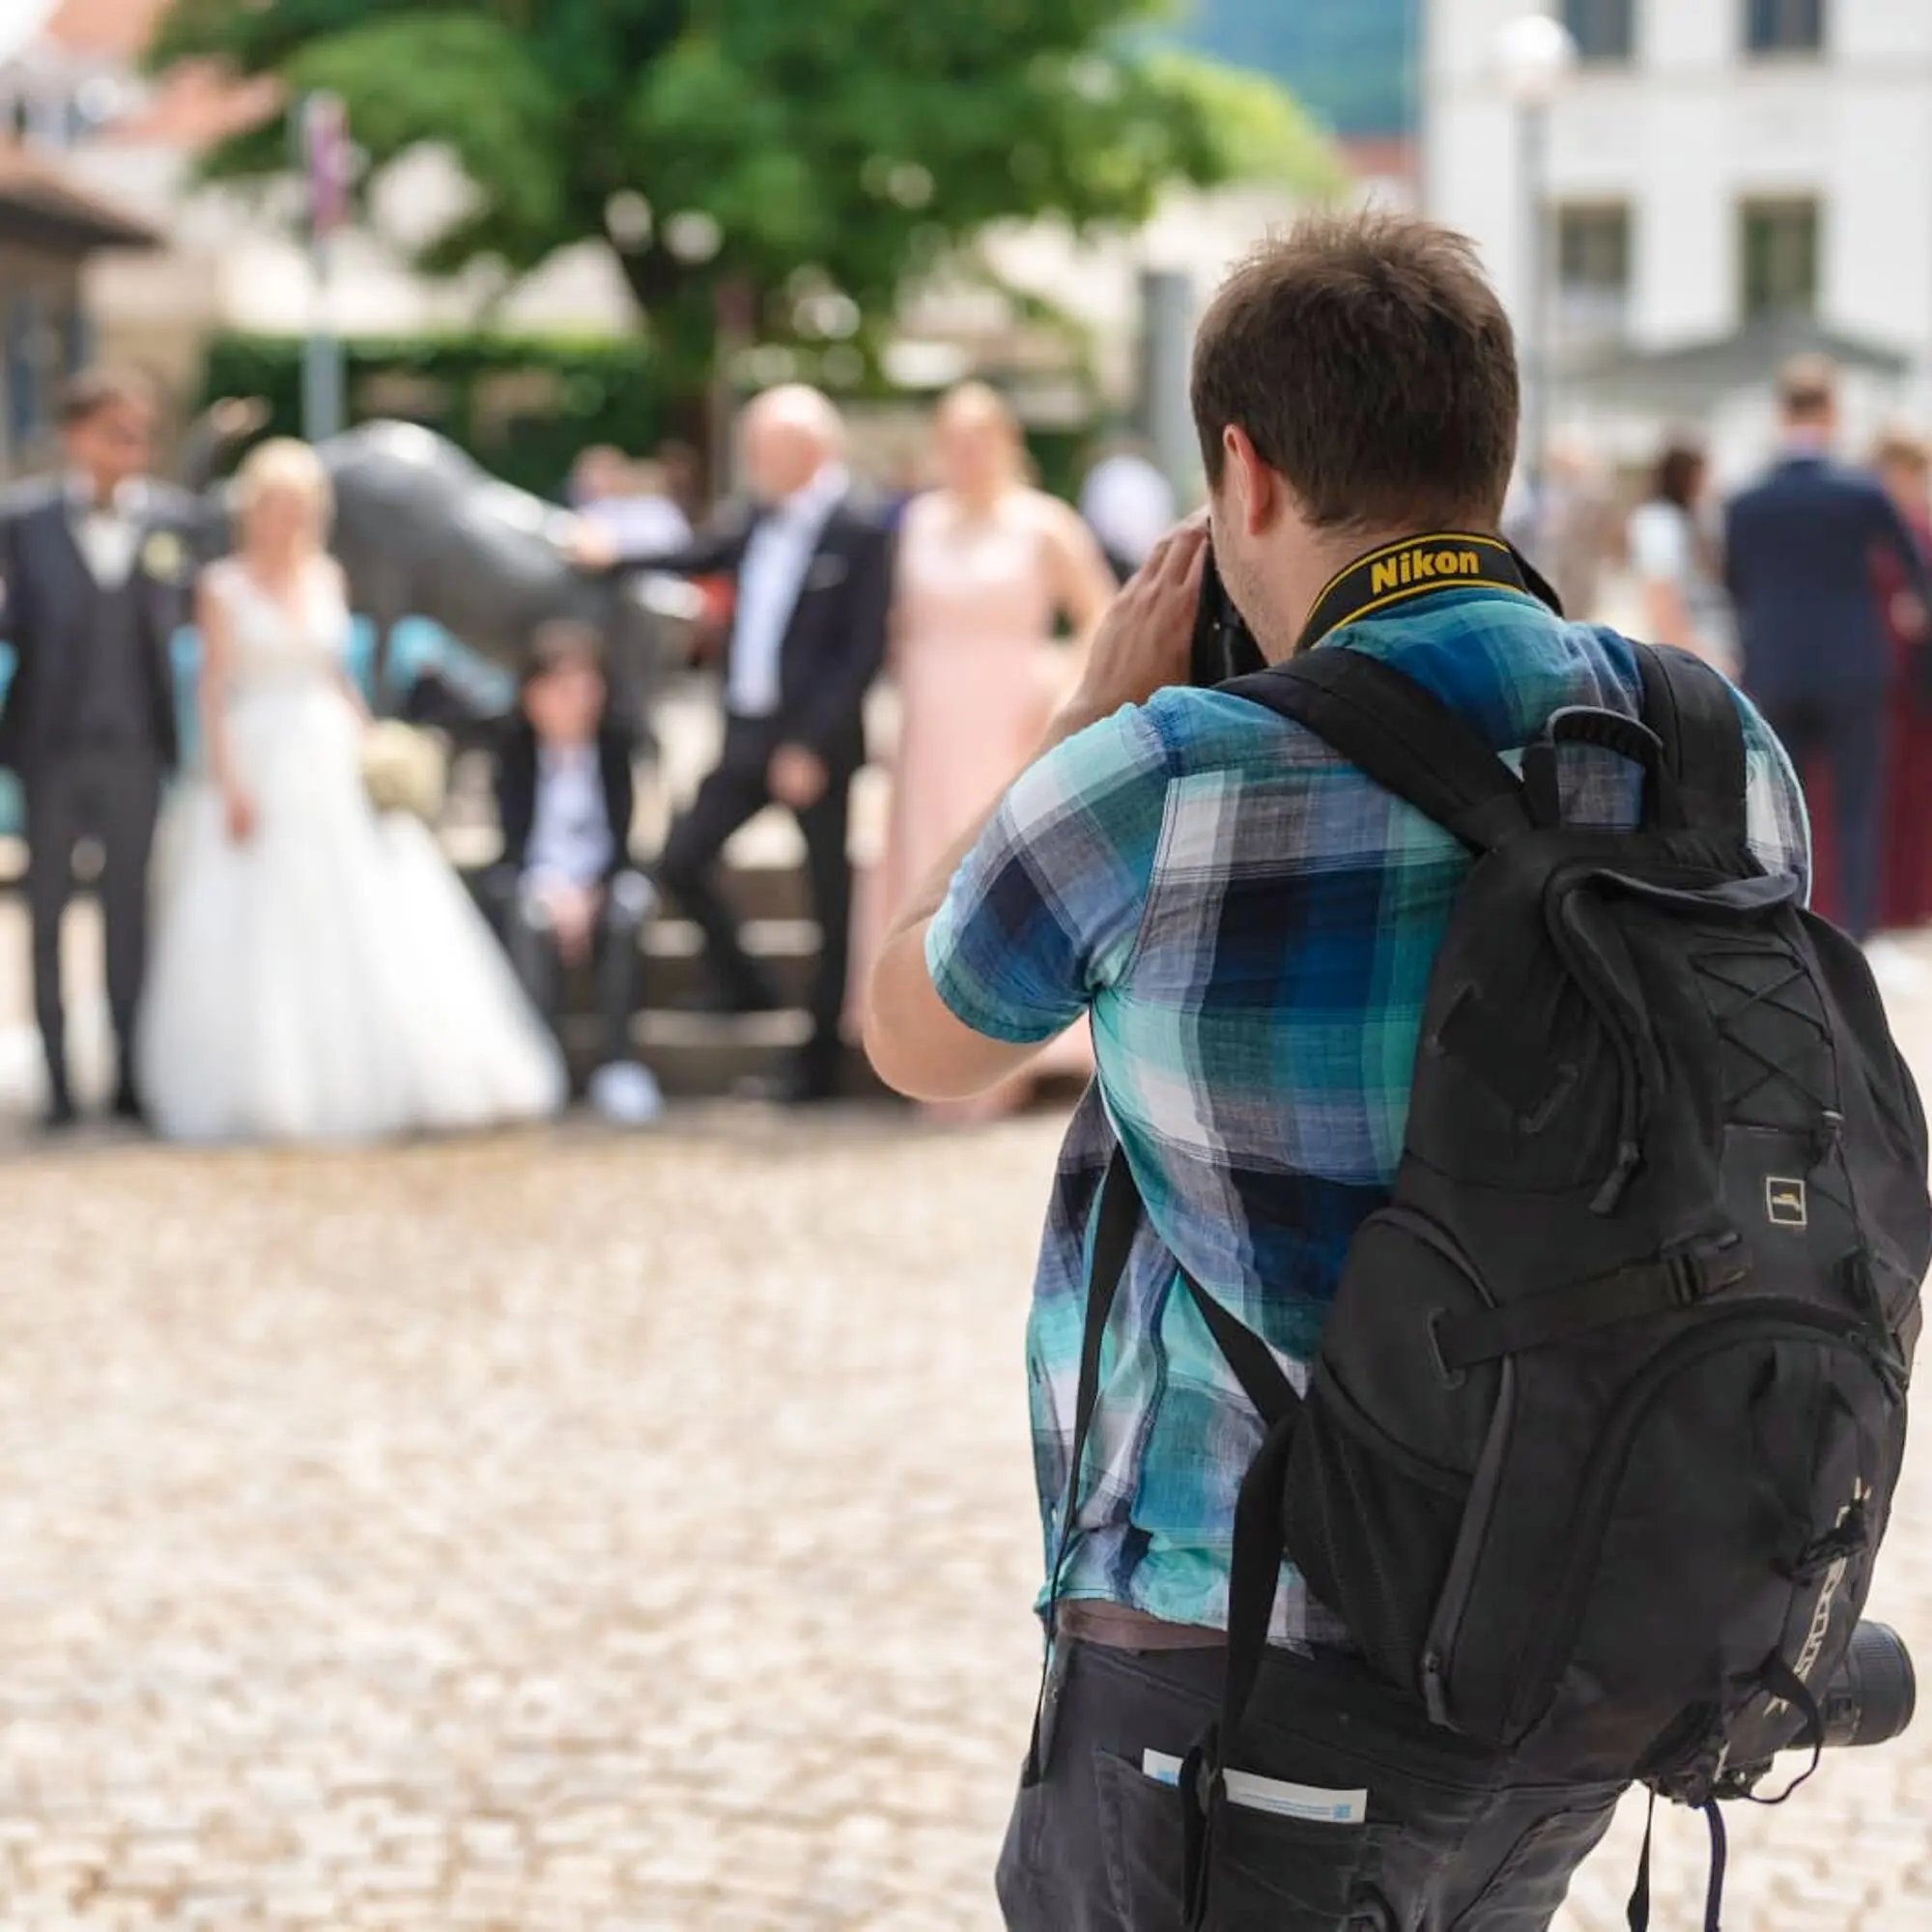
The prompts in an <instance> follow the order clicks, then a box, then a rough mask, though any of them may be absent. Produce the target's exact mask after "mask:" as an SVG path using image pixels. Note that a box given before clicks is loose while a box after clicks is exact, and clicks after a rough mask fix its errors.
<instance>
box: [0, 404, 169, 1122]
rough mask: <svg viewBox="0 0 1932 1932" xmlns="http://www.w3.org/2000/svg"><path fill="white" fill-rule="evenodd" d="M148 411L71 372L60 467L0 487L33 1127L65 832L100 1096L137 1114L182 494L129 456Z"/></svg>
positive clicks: (151, 419)
mask: <svg viewBox="0 0 1932 1932" xmlns="http://www.w3.org/2000/svg"><path fill="white" fill-rule="evenodd" d="M155 419H156V398H155V394H154V391H153V389H152V388H151V386H150V385H149V384H148V383H147V382H146V381H145V379H144V378H142V377H141V376H139V375H138V374H136V373H133V372H130V371H122V370H112V369H98V370H92V371H89V372H86V373H84V374H82V375H80V376H77V377H76V378H75V379H74V380H73V382H72V384H71V385H70V387H69V389H68V391H67V393H66V395H65V397H64V398H63V400H62V407H61V436H62V443H63V447H64V450H65V454H66V459H67V468H66V472H65V474H63V475H62V476H60V477H58V478H56V479H54V480H52V481H49V482H44V483H41V484H35V485H28V486H25V487H24V488H23V489H22V490H21V491H20V492H18V493H16V494H15V495H14V496H12V497H10V498H8V499H6V500H5V501H0V581H3V582H4V585H5V597H6V601H5V607H4V610H0V634H4V636H5V637H6V639H7V640H8V641H9V642H10V643H11V644H12V645H13V647H14V657H15V668H14V680H13V684H12V686H11V688H10V690H9V692H8V696H7V707H6V711H5V714H4V717H0V764H5V765H7V766H10V767H11V768H12V769H13V770H14V772H15V773H16V774H17V775H18V777H19V780H20V786H21V790H22V792H23V794H24V796H25V800H26V812H27V854H28V856H27V905H28V911H29V915H30V917H31V920H32V923H33V958H34V1011H35V1017H36V1018H37V1019H38V1021H39V1023H40V1029H41V1038H42V1042H43V1045H44V1047H45V1049H46V1057H47V1081H48V1092H49V1096H50V1098H49V1107H48V1114H47V1124H48V1125H49V1126H50V1127H63V1126H67V1125H69V1124H71V1122H72V1121H73V1118H74V1113H73V1101H72V1097H71V1089H70V1087H69V1084H68V1071H67V1045H66V1024H65V1015H64V1013H63V1010H62V1006H61V975H60V929H61V915H62V914H63V912H64V911H65V910H66V908H67V902H68V899H69V897H70V896H71V893H72V889H73V850H74V846H75V844H76V842H77V841H79V840H80V839H83V838H92V839H94V840H95V841H96V842H97V843H98V844H99V848H100V851H101V854H102V869H101V873H100V884H99V895H100V910H101V919H102V923H103V925H104V927H105V931H106V949H107V999H108V1006H109V1008H110V1009H111V1011H112V1014H113V1020H114V1032H115V1037H116V1040H117V1042H118V1046H119V1062H120V1083H119V1087H118V1091H117V1093H116V1096H115V1102H114V1111H115V1112H116V1114H118V1115H120V1116H122V1117H123V1118H124V1119H130V1120H138V1119H140V1118H141V1105H140V1099H139V1096H138V1095H137V1094H136V1093H135V1090H134V1078H133V1069H134V1024H135V1019H136V1016H137V1013H138V1011H139V1008H140V1000H141V980H142V974H143V971H144V969H145V967H146V964H147V954H148V933H147V903H148V857H149V853H150V851H151V850H152V848H153V845H154V837H155V821H156V816H157V815H158V812H159V809H160V797H161V785H162V781H163V780H164V779H165V778H166V776H167V774H168V772H169V771H170V769H171V768H172V767H173V765H174V763H175V759H176V755H177V751H178V746H177V743H176V726H175V693H174V676H173V672H172V669H171V667H170V662H169V647H170V643H171V640H172V639H173V637H174V634H175V632H176V631H177V630H178V629H179V628H180V626H181V625H182V623H183V622H185V619H186V616H187V611H188V597H189V592H190V589H191V584H192V578H193V571H194V554H195V525H196V506H195V504H194V500H193V499H192V498H191V497H185V496H184V495H183V494H182V493H180V492H177V491H172V490H168V489H165V488H163V487H162V486H160V485H158V484H156V483H155V482H153V481H152V480H151V479H149V477H148V476H147V474H146V471H147V469H148V464H149V461H150V459H151V456H152V453H153V445H154V435H155Z"/></svg>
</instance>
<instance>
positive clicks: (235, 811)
mask: <svg viewBox="0 0 1932 1932" xmlns="http://www.w3.org/2000/svg"><path fill="white" fill-rule="evenodd" d="M221 815H222V819H223V821H224V823H225V824H226V825H227V827H228V837H229V838H230V839H231V840H232V841H233V842H234V843H235V844H237V845H245V844H247V842H248V841H249V839H251V838H254V836H255V801H254V800H253V799H252V798H250V797H249V796H248V794H247V793H246V792H245V791H243V790H241V787H240V786H239V785H230V786H229V787H228V789H227V790H226V791H225V792H223V793H222V795H221Z"/></svg>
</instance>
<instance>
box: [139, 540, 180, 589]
mask: <svg viewBox="0 0 1932 1932" xmlns="http://www.w3.org/2000/svg"><path fill="white" fill-rule="evenodd" d="M186 563H187V551H186V549H185V547H184V545H183V543H182V540H181V538H180V537H178V536H176V535H175V533H174V531H172V530H156V531H155V532H153V534H152V535H150V537H149V538H148V541H147V542H146V543H144V544H143V545H142V546H141V568H142V570H143V571H144V572H145V573H146V574H147V575H148V576H149V577H157V578H159V579H160V580H161V581H162V582H165V583H173V582H177V581H178V580H179V579H180V577H181V575H182V571H183V569H184V567H185V565H186Z"/></svg>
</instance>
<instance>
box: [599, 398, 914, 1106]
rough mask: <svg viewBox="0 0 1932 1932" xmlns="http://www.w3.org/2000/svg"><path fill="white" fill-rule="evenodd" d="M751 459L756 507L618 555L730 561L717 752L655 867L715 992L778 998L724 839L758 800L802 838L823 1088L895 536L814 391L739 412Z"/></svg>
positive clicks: (637, 562)
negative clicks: (855, 794)
mask: <svg viewBox="0 0 1932 1932" xmlns="http://www.w3.org/2000/svg"><path fill="white" fill-rule="evenodd" d="M744 446H745V459H746V466H747V469H748V471H749V473H750V477H751V482H752V485H753V490H754V492H755V493H756V498H757V504H756V507H755V508H754V509H753V511H752V512H751V513H750V514H749V515H746V516H741V517H739V518H737V519H736V520H733V521H727V522H725V523H724V524H722V525H720V526H717V527H715V528H713V529H711V530H709V531H706V532H705V533H703V534H702V535H700V536H699V537H698V538H696V541H695V542H693V543H692V544H691V545H690V546H689V547H688V548H686V549H683V550H680V551H677V552H674V553H670V554H659V555H653V556H641V557H639V556H632V557H627V558H625V559H624V561H625V562H627V563H629V564H631V565H632V566H633V567H637V568H642V569H652V570H667V571H676V572H680V573H682V574H685V575H688V576H693V577H709V576H714V575H723V574H725V573H728V574H730V575H731V576H733V577H734V578H735V579H736V582H737V607H736V610H735V611H734V613H733V617H732V624H731V634H730V638H729V640H728V642H727V644H726V647H725V749H724V752H723V754H722V755H721V756H720V758H719V761H718V766H717V769H716V770H715V771H713V772H712V773H711V775H710V776H709V777H708V778H706V779H705V781H703V783H702V784H701V785H700V786H699V787H698V790H697V795H696V797H695V798H694V799H693V800H692V803H691V806H690V809H689V810H687V811H686V812H685V813H684V815H683V816H682V817H680V818H679V819H678V820H677V822H676V823H675V824H674V825H672V827H671V829H670V833H669V836H668V838H667V839H666V841H665V849H664V853H663V856H662V858H661V859H660V861H659V864H658V871H659V875H660V876H661V877H662V878H663V880H664V882H665V884H666V885H667V886H668V887H669V888H670V890H671V891H672V892H673V893H674V894H675V895H677V898H678V900H679V902H680V903H681V904H682V905H683V907H684V909H685V910H686V911H687V912H688V913H689V914H690V915H691V917H692V918H693V919H694V920H695V921H696V923H698V924H699V925H700V926H701V927H702V928H703V931H704V937H705V943H706V945H707V947H708V949H709V952H710V957H711V961H712V966H713V970H714V972H715V973H716V976H717V983H718V988H719V991H720V993H721V995H722V997H723V999H724V1001H725V1004H726V1005H727V1006H728V1007H729V1008H731V1009H734V1010H737V1011H755V1010H759V1009H769V1008H772V1007H776V1006H778V1005H779V1004H780V1000H779V996H778V994H777V992H776V991H775V989H774V988H773V987H772V985H771V984H770V982H769V980H768V979H767V976H766V975H765V974H764V973H763V972H762V971H761V970H760V969H759V967H758V966H757V965H756V963H755V962H754V961H753V959H752V958H751V957H750V955H749V954H748V953H747V952H746V951H745V948H744V945H743V943H742V941H741V939H740V937H739V933H738V922H737V919H736V917H735V915H734V914H733V913H732V911H731V909H730V908H729V906H728V905H726V903H725V899H724V898H723V896H722V895H720V893H719V891H718V886H717V882H716V878H715V876H714V874H715V868H716V866H717V861H718V856H719V854H720V853H721V852H722V851H723V850H724V847H725V840H726V839H728V838H730V837H731V835H732V834H733V833H734V832H736V831H737V830H738V828H739V827H740V826H741V825H743V824H745V823H746V821H747V820H748V819H750V818H752V817H753V816H754V815H755V814H756V813H757V812H758V811H760V810H763V808H764V807H765V806H766V805H769V804H773V803H777V804H779V805H781V806H784V807H785V808H786V809H787V810H789V811H790V812H791V813H792V815H793V816H794V817H795V818H796V819H797V820H798V825H799V830H800V831H801V832H802V833H803V834H804V836H805V849H806V863H807V867H808V869H809V872H810V880H811V895H812V907H813V911H814V912H815V914H816V916H817V920H818V924H819V928H820V934H821V937H820V942H819V957H818V974H817V980H816V984H815V985H814V987H813V990H812V999H811V1024H812V1031H811V1037H810V1041H809V1043H808V1044H807V1046H806V1048H805V1051H804V1053H803V1054H802V1055H801V1057H800V1060H799V1064H798V1066H797V1069H796V1073H795V1076H794V1079H793V1081H792V1082H791V1084H790V1088H789V1090H788V1094H787V1097H789V1098H792V1099H796V1100H800V1101H813V1100H823V1099H829V1098H831V1097H832V1096H833V1095H834V1094H835V1093H836V1092H837V1088H838V1068H839V1063H840V1058H841V1049H840V1037H839V1021H840V1017H841V1015H842V1013H843V1010H844V1005H845V978H846V973H847V970H848V964H849V958H850V939H851V935H850V926H851V912H852V873H851V867H850V863H849V861H848V860H847V858H846V853H845V839H846V830H847V822H848V811H849V799H850V792H851V785H852V781H853V779H854V778H855V777H856V776H857V774H858V771H859V768H860V766H861V765H862V764H863V763H864V761H865V752H866V747H865V728H864V719H863V711H864V705H865V698H866V693H867V690H868V689H869V688H870V687H871V684H872V680H873V679H874V678H875V677H876V676H877V675H878V672H879V667H880V665H881V664H882V662H883V661H884V658H885V650H886V626H887V621H888V617H889V615H890V611H891V607H892V537H891V533H890V531H889V529H888V527H887V525H886V522H885V520H884V517H883V515H882V513H881V512H880V511H879V510H878V509H876V508H875V507H874V506H873V505H871V504H870V503H868V502H867V501H865V500H864V499H863V498H861V497H859V496H858V494H857V493H856V492H855V491H854V489H853V486H852V480H851V477H850V475H849V474H848V472H847V470H846V469H845V466H844V463H843V461H842V453H843V449H844V426H843V424H842V423H841V422H840V420H839V417H838V412H837V411H836V410H835V409H834V408H833V407H832V405H831V403H829V402H828V401H827V400H826V399H825V397H823V396H822V395H820V394H819V393H818V392H817V391H816V390H815V389H808V388H804V387H802V386H798V385H787V386H785V387H783V388H778V389H772V390H768V391H767V392H766V393H765V394H764V395H762V396H760V397H758V398H757V399H756V400H755V401H754V402H753V404H752V405H751V408H750V409H749V411H748V412H747V413H746V419H745V445H744Z"/></svg>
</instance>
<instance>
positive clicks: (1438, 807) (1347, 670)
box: [1220, 649, 1530, 852]
mask: <svg viewBox="0 0 1932 1932" xmlns="http://www.w3.org/2000/svg"><path fill="white" fill-rule="evenodd" d="M1220 688H1221V690H1223V691H1228V692H1233V693H1234V694H1235V695H1236V696H1237V697H1245V698H1247V699H1248V700H1249V701H1250V702H1251V703H1255V704H1261V705H1264V706H1265V707H1266V708H1267V709H1268V710H1270V711H1273V712H1277V713H1279V714H1280V716H1282V717H1284V718H1290V719H1293V720H1294V721H1295V722H1296V723H1297V724H1301V725H1307V727H1308V728H1309V729H1310V730H1311V731H1313V732H1314V733H1315V735H1316V736H1317V737H1318V738H1320V739H1321V740H1322V741H1323V742H1324V743H1325V744H1327V745H1329V746H1330V747H1332V749H1334V750H1335V751H1337V752H1339V753H1341V754H1342V756H1343V757H1345V758H1347V759H1348V760H1349V762H1350V764H1352V765H1356V766H1359V767H1360V769H1361V770H1362V771H1364V772H1366V773H1367V774H1368V776H1369V777H1370V778H1372V779H1374V780H1375V781H1376V782H1377V783H1378V785H1380V786H1381V787H1382V788H1383V789H1384V790H1385V791H1391V792H1393V793H1394V794H1395V795H1396V796H1397V797H1398V798H1400V799H1404V800H1406V801H1407V803H1408V804H1410V805H1412V806H1414V807H1415V809H1416V810H1418V811H1421V812H1424V813H1426V814H1427V815H1428V816H1429V817H1431V818H1433V819H1434V820H1435V822H1436V824H1438V825H1440V826H1441V827H1443V829H1444V830H1445V831H1448V832H1452V833H1454V834H1455V836H1456V837H1457V838H1460V839H1461V840H1462V841H1463V844H1465V845H1467V846H1468V847H1470V849H1471V850H1473V851H1476V852H1488V851H1491V850H1492V849H1493V848H1494V847H1495V846H1497V845H1500V844H1501V843H1502V842H1503V841H1504V840H1505V839H1507V838H1512V837H1514V836H1515V835H1516V834H1517V833H1519V832H1524V831H1527V830H1528V829H1529V825H1530V819H1529V812H1528V808H1527V806H1526V804H1525V803H1524V799H1523V791H1522V785H1521V782H1520V781H1519V779H1518V778H1517V776H1516V774H1515V773H1514V772H1512V771H1511V770H1510V768H1509V767H1508V766H1507V765H1506V764H1504V763H1503V761H1502V760H1501V759H1500V758H1499V757H1497V756H1496V754H1495V753H1494V752H1493V751H1492V750H1491V748H1490V747H1489V745H1488V744H1486V743H1485V742H1484V740H1483V738H1482V737H1481V736H1480V735H1479V734H1478V732H1477V731H1476V730H1475V728H1474V727H1473V726H1472V725H1469V724H1468V723H1467V721H1466V720H1464V719H1463V718H1459V717H1458V716H1457V715H1456V713H1455V712H1453V711H1452V710H1450V708H1449V707H1448V706H1447V705H1446V704H1444V703H1443V702H1442V700H1441V699H1440V698H1439V697H1437V696H1435V693H1434V692H1432V691H1428V690H1425V689H1424V687H1423V686H1421V685H1419V684H1418V683H1416V681H1415V680H1414V679H1413V678H1412V677H1406V676H1405V675H1404V674H1403V673H1402V672H1401V671H1399V670H1396V669H1394V668H1392V667H1391V666H1389V665H1385V664H1383V663H1381V662H1380V661H1379V660H1378V659H1376V658H1371V657H1365V656H1363V655H1362V653H1361V652H1359V651H1351V650H1346V649H1334V650H1325V651H1309V652H1306V653H1304V654H1303V655H1302V656H1300V657H1297V658H1295V659H1293V661H1292V662H1291V663H1288V664H1281V665H1275V666H1273V667H1272V668H1269V669H1267V670H1264V671H1261V672H1258V673H1256V674H1255V675H1254V676H1252V677H1241V678H1236V679H1234V680H1233V681H1232V682H1231V683H1228V684H1224V685H1222V686H1221V687H1220Z"/></svg>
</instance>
